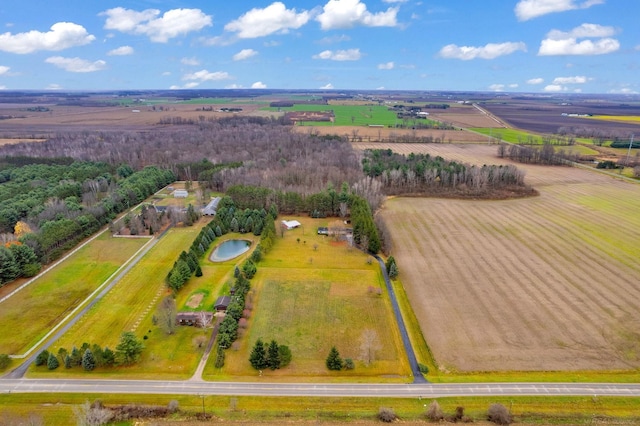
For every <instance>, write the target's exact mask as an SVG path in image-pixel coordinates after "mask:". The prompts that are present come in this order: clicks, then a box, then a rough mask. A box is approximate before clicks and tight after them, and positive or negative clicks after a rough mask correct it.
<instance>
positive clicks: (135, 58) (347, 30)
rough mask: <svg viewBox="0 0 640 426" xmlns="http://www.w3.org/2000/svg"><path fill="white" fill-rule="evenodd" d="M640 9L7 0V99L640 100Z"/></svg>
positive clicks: (578, 0)
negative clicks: (326, 94)
mask: <svg viewBox="0 0 640 426" xmlns="http://www.w3.org/2000/svg"><path fill="white" fill-rule="evenodd" d="M638 17H640V1H638V0H483V1H480V0H436V1H427V0H421V1H414V0H318V1H310V0H297V1H291V0H290V1H275V2H273V1H257V0H256V1H239V0H238V1H224V2H223V1H219V0H218V1H215V0H209V1H196V0H190V1H181V0H164V1H159V0H158V1H154V0H146V1H145V0H136V1H126V0H121V1H112V0H100V1H92V0H91V1H87V0H64V1H60V0H51V1H40V0H38V1H34V0H22V1H11V2H10V1H3V2H2V3H0V88H1V89H4V90H22V89H33V90H42V89H51V90H127V89H169V88H175V89H185V88H186V89H189V88H199V89H222V88H251V87H254V88H272V89H336V90H341V89H361V90H374V89H387V90H472V91H504V92H551V93H562V92H565V93H575V92H582V93H630V94H631V93H639V92H640V78H639V77H638V76H639V75H640V30H639V29H638V22H637V21H638Z"/></svg>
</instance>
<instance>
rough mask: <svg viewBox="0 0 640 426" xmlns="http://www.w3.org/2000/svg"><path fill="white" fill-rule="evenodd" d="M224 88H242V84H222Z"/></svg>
mask: <svg viewBox="0 0 640 426" xmlns="http://www.w3.org/2000/svg"><path fill="white" fill-rule="evenodd" d="M224 88H225V89H242V85H240V84H235V83H234V84H230V85H228V86H224Z"/></svg>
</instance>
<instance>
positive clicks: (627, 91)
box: [609, 87, 638, 95]
mask: <svg viewBox="0 0 640 426" xmlns="http://www.w3.org/2000/svg"><path fill="white" fill-rule="evenodd" d="M609 93H613V94H618V95H637V94H638V92H636V91H635V90H633V89H631V88H629V87H623V88H622V89H611V90H609Z"/></svg>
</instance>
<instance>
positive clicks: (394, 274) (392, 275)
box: [389, 262, 398, 280]
mask: <svg viewBox="0 0 640 426" xmlns="http://www.w3.org/2000/svg"><path fill="white" fill-rule="evenodd" d="M389 278H391V279H392V280H395V279H396V278H398V267H397V266H396V264H395V262H394V263H392V264H391V268H389Z"/></svg>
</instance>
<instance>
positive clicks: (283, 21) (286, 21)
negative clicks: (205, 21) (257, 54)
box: [224, 1, 311, 38]
mask: <svg viewBox="0 0 640 426" xmlns="http://www.w3.org/2000/svg"><path fill="white" fill-rule="evenodd" d="M309 19H311V13H310V12H308V11H306V10H303V11H302V12H300V13H297V12H296V10H295V9H287V8H286V6H285V5H284V4H283V3H281V2H279V1H277V2H274V3H271V4H270V5H269V6H267V7H265V8H264V9H258V8H253V9H251V10H250V11H248V12H247V13H245V14H244V15H242V16H241V17H239V18H238V19H236V20H235V21H231V22H229V23H228V24H227V25H225V26H224V29H225V30H227V31H231V32H236V33H238V37H240V38H257V37H264V36H267V35H269V34H274V33H287V32H288V31H289V30H290V29H298V28H300V27H301V26H303V25H305V24H306V23H307V22H309Z"/></svg>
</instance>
